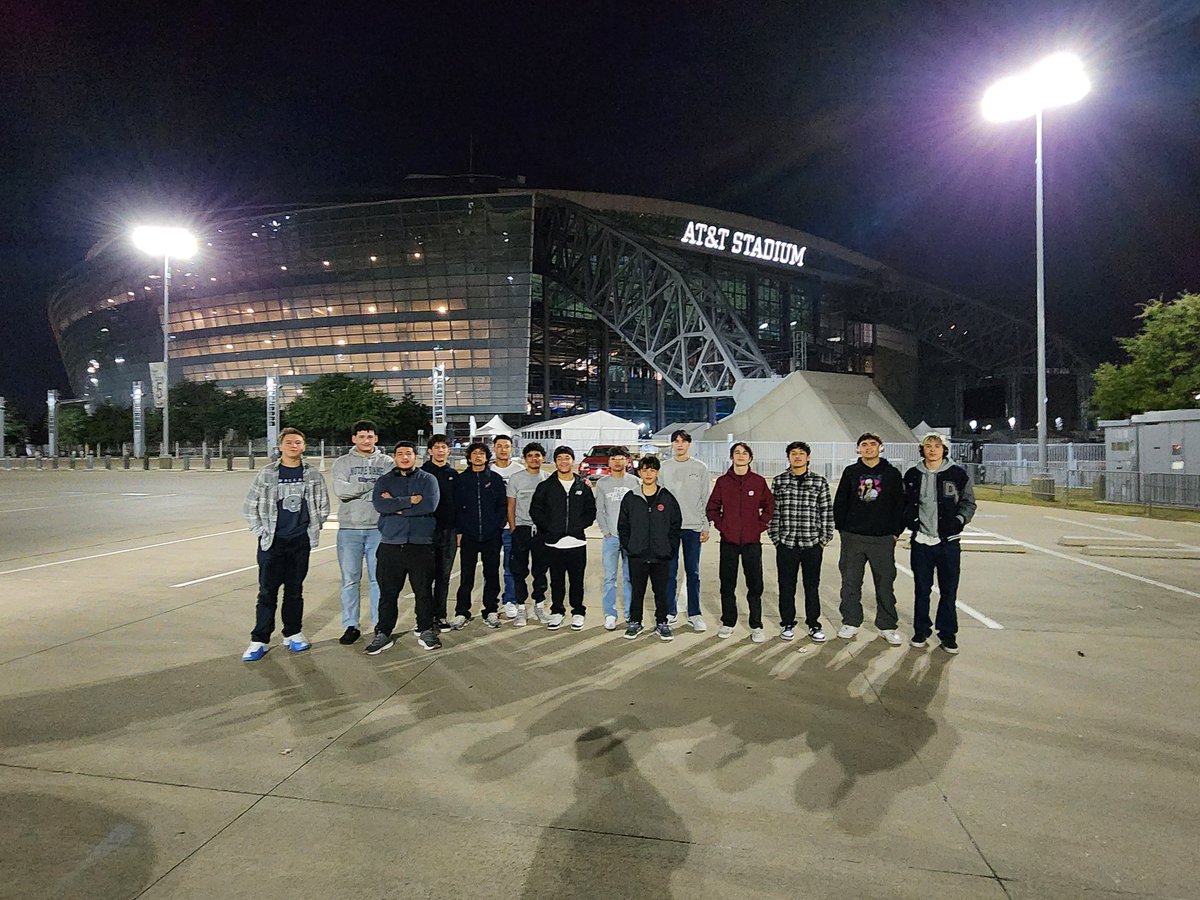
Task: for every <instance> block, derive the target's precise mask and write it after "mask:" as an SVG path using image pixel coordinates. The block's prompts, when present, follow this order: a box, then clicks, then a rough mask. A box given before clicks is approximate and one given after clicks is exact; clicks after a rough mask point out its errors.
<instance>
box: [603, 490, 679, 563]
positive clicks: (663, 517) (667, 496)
mask: <svg viewBox="0 0 1200 900" xmlns="http://www.w3.org/2000/svg"><path fill="white" fill-rule="evenodd" d="M681 528H683V513H682V512H681V511H680V509H679V501H677V500H676V499H675V496H674V494H672V493H671V492H670V491H668V490H667V489H666V488H665V487H661V486H660V487H659V489H658V493H656V494H655V495H654V496H653V497H647V496H646V495H645V494H643V493H642V488H641V486H640V485H639V486H638V487H635V488H634V489H633V490H632V491H630V492H629V493H628V494H626V495H625V496H624V497H622V498H621V511H620V512H619V513H617V536H618V537H619V538H620V540H621V549H622V550H624V551H625V553H626V555H627V556H629V558H630V559H640V560H647V561H650V562H653V561H657V560H666V559H674V558H675V554H676V553H678V552H679V532H680V529H681Z"/></svg>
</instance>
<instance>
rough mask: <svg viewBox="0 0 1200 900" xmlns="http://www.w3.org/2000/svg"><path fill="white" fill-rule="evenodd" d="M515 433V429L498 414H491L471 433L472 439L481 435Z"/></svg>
mask: <svg viewBox="0 0 1200 900" xmlns="http://www.w3.org/2000/svg"><path fill="white" fill-rule="evenodd" d="M515 433H516V429H515V428H513V427H512V426H511V425H509V424H508V423H507V422H505V421H504V420H503V419H502V418H500V416H498V415H495V416H492V417H491V418H490V419H488V421H487V422H486V423H484V424H483V425H480V426H479V427H478V428H476V429H475V431H474V432H473V433H472V434H471V437H472V439H474V438H483V437H495V436H496V435H498V434H507V435H509V436H512V435H513V434H515Z"/></svg>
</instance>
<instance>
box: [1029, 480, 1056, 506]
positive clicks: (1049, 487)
mask: <svg viewBox="0 0 1200 900" xmlns="http://www.w3.org/2000/svg"><path fill="white" fill-rule="evenodd" d="M1029 493H1030V494H1032V495H1033V499H1034V500H1049V501H1050V502H1051V503H1053V502H1054V476H1053V475H1031V476H1030V478H1029Z"/></svg>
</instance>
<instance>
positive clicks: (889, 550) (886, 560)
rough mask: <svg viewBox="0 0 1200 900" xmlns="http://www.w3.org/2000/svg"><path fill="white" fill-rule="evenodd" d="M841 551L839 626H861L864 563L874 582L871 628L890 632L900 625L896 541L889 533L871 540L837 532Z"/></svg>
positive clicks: (863, 536) (870, 537) (869, 536)
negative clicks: (893, 586)
mask: <svg viewBox="0 0 1200 900" xmlns="http://www.w3.org/2000/svg"><path fill="white" fill-rule="evenodd" d="M839 534H840V536H841V545H842V552H841V555H840V556H839V557H838V571H840V572H841V573H842V602H841V605H840V606H839V609H840V611H841V613H842V624H843V625H855V626H858V625H862V622H863V607H862V584H863V574H864V572H865V570H866V566H867V563H870V564H871V579H872V580H873V581H874V582H875V627H876V628H878V629H879V630H880V631H890V630H892V629H894V628H895V627H896V626H897V625H898V624H899V623H900V622H899V619H897V618H896V593H895V591H894V590H893V589H892V585H893V584H894V582H895V581H896V540H895V538H893V537H892V536H891V535H890V534H885V535H883V536H882V537H875V536H873V535H866V534H850V533H849V532H846V531H842V532H839Z"/></svg>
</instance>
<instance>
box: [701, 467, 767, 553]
mask: <svg viewBox="0 0 1200 900" xmlns="http://www.w3.org/2000/svg"><path fill="white" fill-rule="evenodd" d="M705 512H706V513H707V515H708V519H709V521H710V522H712V523H713V524H714V525H715V526H717V531H719V532H721V540H722V541H728V542H729V543H731V544H738V545H743V544H757V543H758V541H759V538H760V537H761V535H762V533H763V532H764V531H766V530H767V526H768V525H769V524H770V523H771V516H772V514H774V512H775V498H774V497H773V496H771V489H770V488H769V487H767V480H766V479H765V478H763V477H762V476H761V475H759V474H758V473H757V472H747V473H746V474H745V475H735V474H733V467H732V466H730V467H729V471H728V472H726V473H725V474H724V475H722V476H721V477H720V478H718V479H717V483H716V484H715V485H713V491H712V495H711V496H710V497H709V498H708V506H707V508H706V509H705Z"/></svg>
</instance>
